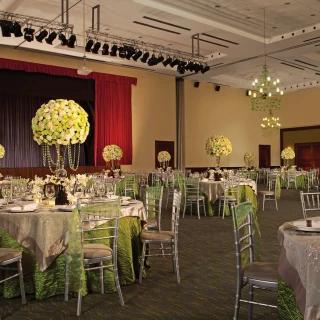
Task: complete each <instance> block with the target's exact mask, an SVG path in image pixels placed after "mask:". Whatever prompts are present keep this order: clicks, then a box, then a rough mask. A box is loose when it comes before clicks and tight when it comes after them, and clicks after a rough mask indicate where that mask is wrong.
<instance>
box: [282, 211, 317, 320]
mask: <svg viewBox="0 0 320 320" xmlns="http://www.w3.org/2000/svg"><path fill="white" fill-rule="evenodd" d="M312 219H318V220H319V219H320V217H316V218H312ZM300 223H301V224H302V225H304V226H306V221H305V220H299V224H300ZM292 228H293V226H292V224H290V223H285V224H283V225H282V226H280V228H279V230H278V241H279V244H280V246H281V250H280V257H279V269H278V271H279V276H280V279H279V289H278V312H279V316H280V318H281V319H283V320H286V319H288V320H297V319H299V320H300V319H306V320H313V319H320V233H308V232H297V231H293V230H292Z"/></svg>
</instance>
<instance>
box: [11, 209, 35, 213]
mask: <svg viewBox="0 0 320 320" xmlns="http://www.w3.org/2000/svg"><path fill="white" fill-rule="evenodd" d="M9 211H10V212H13V213H23V212H33V211H35V209H31V210H30V209H24V210H22V209H20V210H18V209H16V210H12V209H11V210H9Z"/></svg>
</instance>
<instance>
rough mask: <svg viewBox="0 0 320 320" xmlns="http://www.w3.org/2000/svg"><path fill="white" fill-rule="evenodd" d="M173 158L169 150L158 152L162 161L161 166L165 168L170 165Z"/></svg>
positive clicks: (160, 161)
mask: <svg viewBox="0 0 320 320" xmlns="http://www.w3.org/2000/svg"><path fill="white" fill-rule="evenodd" d="M170 160H171V155H170V153H169V152H168V151H160V152H159V153H158V161H159V163H160V167H161V166H162V167H163V169H165V168H166V167H168V166H169V161H170Z"/></svg>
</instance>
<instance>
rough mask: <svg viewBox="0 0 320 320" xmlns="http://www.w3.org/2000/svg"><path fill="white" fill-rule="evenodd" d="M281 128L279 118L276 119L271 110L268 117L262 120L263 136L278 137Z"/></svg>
mask: <svg viewBox="0 0 320 320" xmlns="http://www.w3.org/2000/svg"><path fill="white" fill-rule="evenodd" d="M280 127H281V124H280V122H279V118H276V117H274V116H273V114H272V110H271V109H270V110H269V115H268V117H266V118H263V119H262V123H261V128H262V133H263V136H264V137H268V136H278V135H279V134H280Z"/></svg>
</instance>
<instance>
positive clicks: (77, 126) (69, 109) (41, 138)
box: [32, 99, 90, 172]
mask: <svg viewBox="0 0 320 320" xmlns="http://www.w3.org/2000/svg"><path fill="white" fill-rule="evenodd" d="M89 130H90V124H89V122H88V114H87V112H86V111H85V110H84V109H83V108H82V107H81V106H80V105H79V104H78V103H76V102H74V101H73V100H65V99H57V100H50V101H49V102H48V103H45V104H43V105H42V106H41V107H40V108H39V109H38V110H37V112H36V115H35V117H34V118H33V119H32V131H33V139H34V140H35V141H36V142H37V143H38V144H39V145H42V146H43V161H44V165H45V164H46V161H47V162H48V164H49V167H50V169H51V164H54V165H56V168H57V170H56V172H57V171H58V170H60V169H62V170H64V169H63V166H64V155H65V151H66V148H67V149H68V159H69V165H70V168H71V169H72V170H77V168H78V166H79V160H80V144H81V143H83V142H85V140H86V138H87V136H88V133H89ZM75 144H78V151H77V152H76V151H74V155H73V156H72V152H71V145H75ZM51 145H55V146H56V149H57V162H56V163H54V161H53V159H52V158H51V153H50V149H49V146H51ZM75 154H77V155H78V157H77V164H76V160H75ZM51 171H52V170H51ZM64 171H65V170H64Z"/></svg>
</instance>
